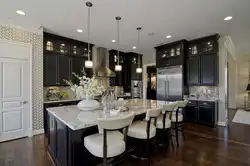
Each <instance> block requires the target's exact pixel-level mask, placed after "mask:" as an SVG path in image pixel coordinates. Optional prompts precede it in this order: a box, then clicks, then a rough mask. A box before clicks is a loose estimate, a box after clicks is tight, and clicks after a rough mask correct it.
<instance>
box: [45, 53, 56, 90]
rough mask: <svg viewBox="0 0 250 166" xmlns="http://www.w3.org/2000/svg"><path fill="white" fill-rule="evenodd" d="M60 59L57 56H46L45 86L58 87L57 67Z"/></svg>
mask: <svg viewBox="0 0 250 166" xmlns="http://www.w3.org/2000/svg"><path fill="white" fill-rule="evenodd" d="M57 59H58V57H57V55H55V54H49V55H46V56H44V61H43V63H44V85H58V84H59V82H58V79H57V78H58V77H57V67H58V64H57V63H58V61H57Z"/></svg>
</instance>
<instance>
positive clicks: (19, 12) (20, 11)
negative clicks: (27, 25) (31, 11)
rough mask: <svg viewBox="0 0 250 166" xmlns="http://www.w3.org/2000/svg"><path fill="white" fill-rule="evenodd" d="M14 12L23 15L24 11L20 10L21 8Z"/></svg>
mask: <svg viewBox="0 0 250 166" xmlns="http://www.w3.org/2000/svg"><path fill="white" fill-rule="evenodd" d="M16 13H17V14H19V15H22V16H24V15H25V13H24V11H22V10H17V11H16Z"/></svg>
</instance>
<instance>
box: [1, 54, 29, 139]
mask: <svg viewBox="0 0 250 166" xmlns="http://www.w3.org/2000/svg"><path fill="white" fill-rule="evenodd" d="M0 74H1V76H0V142H1V141H7V140H11V139H16V138H20V137H24V136H27V130H28V124H29V122H28V121H29V104H27V101H29V86H30V85H29V63H28V61H26V60H18V59H10V58H0Z"/></svg>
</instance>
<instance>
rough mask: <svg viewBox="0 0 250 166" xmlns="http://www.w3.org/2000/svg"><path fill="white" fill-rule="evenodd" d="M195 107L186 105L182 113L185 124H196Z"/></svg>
mask: <svg viewBox="0 0 250 166" xmlns="http://www.w3.org/2000/svg"><path fill="white" fill-rule="evenodd" d="M197 118H198V116H197V106H196V105H192V104H188V105H187V107H186V108H185V111H184V120H185V122H192V123H196V122H197Z"/></svg>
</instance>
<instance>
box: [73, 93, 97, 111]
mask: <svg viewBox="0 0 250 166" xmlns="http://www.w3.org/2000/svg"><path fill="white" fill-rule="evenodd" d="M77 107H78V108H79V109H80V110H83V111H93V110H96V109H98V108H99V107H100V103H99V102H98V101H96V100H94V99H93V98H92V97H89V96H86V99H84V100H82V101H80V102H79V103H78V104H77Z"/></svg>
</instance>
